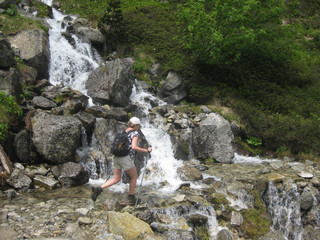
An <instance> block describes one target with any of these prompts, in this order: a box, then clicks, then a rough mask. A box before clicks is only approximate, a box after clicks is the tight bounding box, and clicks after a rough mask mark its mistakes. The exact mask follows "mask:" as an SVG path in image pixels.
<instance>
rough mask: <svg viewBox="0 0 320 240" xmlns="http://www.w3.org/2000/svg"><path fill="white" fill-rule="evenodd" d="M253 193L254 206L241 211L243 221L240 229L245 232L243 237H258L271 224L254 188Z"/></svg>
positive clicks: (263, 233)
mask: <svg viewBox="0 0 320 240" xmlns="http://www.w3.org/2000/svg"><path fill="white" fill-rule="evenodd" d="M253 195H254V201H255V202H254V208H250V209H245V210H242V211H241V214H242V216H243V219H244V221H243V224H242V225H241V226H240V230H241V231H242V232H244V233H245V235H244V237H245V239H259V237H261V236H263V235H265V234H266V233H267V232H268V231H269V228H270V224H271V223H270V219H269V216H268V214H267V210H266V208H265V206H264V203H263V201H262V199H261V197H260V194H259V192H258V191H257V190H255V191H253Z"/></svg>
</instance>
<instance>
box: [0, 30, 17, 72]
mask: <svg viewBox="0 0 320 240" xmlns="http://www.w3.org/2000/svg"><path fill="white" fill-rule="evenodd" d="M15 62H16V61H15V60H14V51H13V50H12V48H11V46H10V43H9V42H8V41H7V39H6V37H5V36H4V34H3V33H2V32H1V31H0V69H9V68H10V67H12V66H13V65H14V64H15Z"/></svg>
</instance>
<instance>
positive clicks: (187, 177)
mask: <svg viewBox="0 0 320 240" xmlns="http://www.w3.org/2000/svg"><path fill="white" fill-rule="evenodd" d="M177 172H178V174H179V177H180V178H181V180H183V181H198V180H201V179H203V176H202V174H201V172H200V171H199V170H198V169H196V168H194V167H190V166H183V167H180V168H178V170H177Z"/></svg>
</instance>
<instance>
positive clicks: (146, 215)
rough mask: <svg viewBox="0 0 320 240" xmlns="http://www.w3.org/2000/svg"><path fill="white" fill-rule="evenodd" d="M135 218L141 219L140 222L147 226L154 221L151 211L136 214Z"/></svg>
mask: <svg viewBox="0 0 320 240" xmlns="http://www.w3.org/2000/svg"><path fill="white" fill-rule="evenodd" d="M136 217H137V218H139V219H141V220H142V221H145V222H146V223H148V224H151V223H152V222H153V221H155V219H154V214H153V212H152V211H144V212H138V213H137V214H136ZM151 228H152V226H151Z"/></svg>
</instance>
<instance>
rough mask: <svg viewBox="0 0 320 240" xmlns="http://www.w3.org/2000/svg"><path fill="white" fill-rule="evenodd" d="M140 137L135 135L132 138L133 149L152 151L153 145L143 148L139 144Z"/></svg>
mask: <svg viewBox="0 0 320 240" xmlns="http://www.w3.org/2000/svg"><path fill="white" fill-rule="evenodd" d="M138 139H139V138H138V137H134V138H132V142H131V148H132V150H133V151H137V152H145V153H148V152H151V151H152V148H151V147H148V148H141V147H139V146H138Z"/></svg>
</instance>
